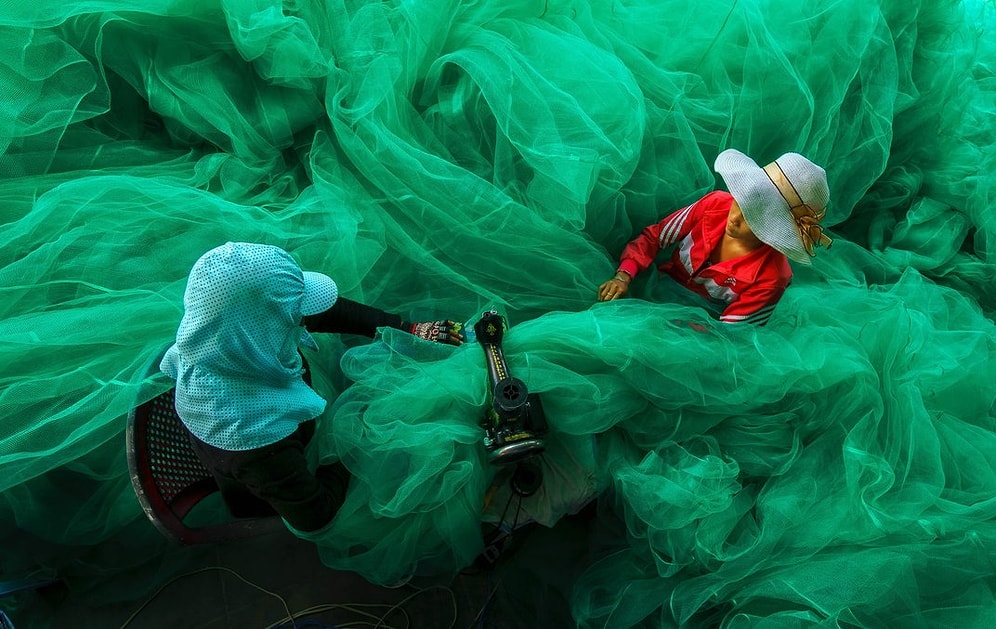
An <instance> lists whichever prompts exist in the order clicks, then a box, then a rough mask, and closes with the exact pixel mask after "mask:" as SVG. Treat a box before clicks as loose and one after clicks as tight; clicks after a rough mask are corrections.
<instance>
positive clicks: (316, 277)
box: [301, 271, 339, 317]
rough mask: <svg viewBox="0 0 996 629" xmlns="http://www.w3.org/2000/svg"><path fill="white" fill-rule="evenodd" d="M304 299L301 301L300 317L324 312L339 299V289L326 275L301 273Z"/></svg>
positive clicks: (313, 272)
mask: <svg viewBox="0 0 996 629" xmlns="http://www.w3.org/2000/svg"><path fill="white" fill-rule="evenodd" d="M302 275H303V276H304V298H303V299H302V300H301V316H304V317H306V316H308V315H313V314H318V313H319V312H325V311H326V310H328V309H329V308H331V307H332V306H333V305H334V304H335V302H336V300H337V299H338V298H339V287H338V286H337V285H336V283H335V280H333V279H332V278H331V277H329V276H328V275H325V274H324V273H316V272H315V271H303V272H302Z"/></svg>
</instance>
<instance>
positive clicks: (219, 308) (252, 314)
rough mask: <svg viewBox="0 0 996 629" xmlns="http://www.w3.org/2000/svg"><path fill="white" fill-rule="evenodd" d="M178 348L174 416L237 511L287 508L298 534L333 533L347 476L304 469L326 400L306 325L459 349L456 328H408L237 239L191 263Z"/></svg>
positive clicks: (280, 253)
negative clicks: (317, 383)
mask: <svg viewBox="0 0 996 629" xmlns="http://www.w3.org/2000/svg"><path fill="white" fill-rule="evenodd" d="M183 304H184V314H183V319H182V320H181V321H180V327H179V329H178V330H177V333H176V342H175V343H174V344H173V345H172V346H171V347H170V348H169V349H168V350H167V352H166V354H165V356H164V357H163V359H162V362H161V363H160V369H161V370H162V371H163V372H164V373H165V374H166V375H168V376H169V377H171V378H173V379H174V380H176V394H175V405H176V411H177V414H178V415H179V416H180V419H181V420H182V422H183V424H184V426H185V427H186V428H187V431H188V436H189V438H190V441H191V444H192V445H193V448H194V451H195V452H197V455H198V457H199V458H200V459H201V461H202V462H203V463H204V465H205V467H207V468H208V470H210V471H211V473H212V475H213V476H214V477H215V479H216V480H217V481H218V485H219V487H220V488H221V491H222V495H223V496H224V498H225V501H226V504H227V505H228V507H229V510H230V511H231V512H232V514H233V515H235V516H237V517H252V516H259V515H265V514H272V513H273V512H276V513H278V514H279V515H280V516H281V517H283V519H284V521H285V522H286V523H287V524H288V525H289V526H290V527H291V528H292V529H294V530H297V531H300V532H310V531H315V530H318V529H320V528H322V527H323V526H325V525H326V524H327V523H328V522H329V521H331V519H332V517H333V516H334V515H335V513H336V511H337V510H338V509H339V507H340V506H341V504H342V502H343V500H344V498H345V492H346V487H347V485H348V482H349V473H348V472H347V471H346V469H345V468H344V467H343V466H342V465H341V464H336V465H334V466H329V467H328V468H325V469H322V470H320V471H319V473H318V475H319V476H320V477H321V479H319V478H318V477H316V475H315V474H314V473H312V472H311V471H310V470H309V468H308V465H307V460H306V458H305V455H304V450H305V447H306V445H307V444H308V442H309V441H310V439H311V436H312V435H313V434H314V421H313V420H314V418H315V417H317V416H318V415H320V414H321V413H322V411H324V410H325V404H326V402H325V400H324V399H323V398H322V397H321V396H320V395H318V394H317V393H316V392H315V391H314V390H313V389H311V387H310V386H308V384H307V383H306V382H305V380H304V375H305V369H304V364H303V360H302V357H301V354H300V353H299V352H298V347H299V346H300V345H304V346H306V347H310V348H312V349H317V345H316V344H315V341H314V339H313V338H312V337H311V335H310V333H309V332H308V330H309V329H310V330H311V331H313V332H340V333H353V334H364V335H366V336H369V337H373V336H374V334H375V332H376V329H377V328H378V327H382V326H389V327H395V328H399V329H402V330H406V331H408V332H410V333H412V334H415V335H416V336H419V337H421V338H424V339H426V340H429V341H435V342H442V343H450V344H455V345H459V344H460V343H461V342H463V336H462V335H461V334H460V332H459V328H458V327H457V326H455V325H454V324H453V322H451V321H429V322H422V323H414V324H411V323H407V322H405V321H403V320H402V319H401V317H400V316H397V315H392V314H389V313H386V312H384V311H382V310H379V309H376V308H372V307H370V306H365V305H363V304H359V303H357V302H353V301H350V300H348V299H344V298H341V297H339V291H338V287H337V286H336V283H335V281H333V280H332V278H330V277H329V276H327V275H324V274H322V273H316V272H312V271H302V270H301V268H300V267H299V266H298V264H297V263H296V262H295V261H294V259H293V258H292V257H291V256H290V254H288V253H287V252H286V251H284V250H283V249H281V248H279V247H274V246H271V245H263V244H256V243H239V242H229V243H226V244H225V245H222V246H220V247H217V248H215V249H212V250H211V251H208V252H207V253H205V254H204V255H203V256H201V257H200V259H198V260H197V262H196V263H195V264H194V266H193V268H192V269H191V271H190V276H189V277H188V279H187V287H186V291H185V293H184V297H183Z"/></svg>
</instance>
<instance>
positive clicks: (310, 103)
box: [0, 0, 996, 627]
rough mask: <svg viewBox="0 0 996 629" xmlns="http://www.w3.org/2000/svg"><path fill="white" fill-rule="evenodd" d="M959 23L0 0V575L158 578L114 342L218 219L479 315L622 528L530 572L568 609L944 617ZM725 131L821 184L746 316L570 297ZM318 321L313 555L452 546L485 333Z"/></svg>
mask: <svg viewBox="0 0 996 629" xmlns="http://www.w3.org/2000/svg"><path fill="white" fill-rule="evenodd" d="M994 18H996V14H994V11H993V8H992V7H991V6H990V5H989V3H983V2H981V1H975V0H966V1H964V2H952V1H941V0H934V1H924V2H917V3H910V2H899V1H887V0H881V1H878V2H867V1H865V0H860V1H859V0H848V1H845V2H838V3H834V4H833V5H831V6H828V5H826V4H825V3H820V2H815V1H806V2H799V3H789V4H786V3H775V2H770V1H760V0H726V1H724V2H718V3H709V4H703V3H700V2H691V1H688V0H680V1H679V0H674V1H666V2H665V1H660V0H653V1H651V0H647V1H630V2H612V3H601V2H582V1H576V2H569V1H552V2H536V1H528V2H527V1H518V2H513V1H506V0H502V1H500V2H499V1H497V0H495V1H491V2H477V3H459V2H455V1H451V2H443V1H440V2H425V3H405V2H382V3H367V2H361V1H359V0H355V1H349V2H343V1H336V0H329V1H327V2H291V1H290V0H288V1H285V2H280V1H277V0H256V1H253V2H249V1H243V0H221V1H212V2H204V1H202V0H197V1H193V0H189V1H181V0H174V1H169V0H162V1H159V2H144V1H143V2H134V1H132V2H128V1H125V0H118V1H112V0H104V1H101V0H91V1H85V2H78V1H77V2H60V3H23V4H21V5H17V6H15V5H9V6H6V7H5V8H4V9H3V10H2V11H0V31H2V34H3V37H0V80H2V83H3V85H4V90H3V93H2V96H0V128H2V133H0V175H2V177H3V179H2V180H0V198H2V200H3V202H2V203H0V242H2V243H3V247H2V248H0V365H2V367H0V422H2V424H0V425H2V427H3V428H2V430H0V516H2V517H0V544H2V546H3V547H4V548H5V549H7V550H6V551H5V553H4V561H3V564H2V566H0V571H2V572H0V576H2V577H4V578H7V577H11V578H16V577H21V576H30V575H32V574H36V573H42V572H44V573H51V572H53V571H54V572H57V573H59V574H60V575H62V576H64V577H66V578H67V579H70V580H72V581H73V583H74V584H75V585H76V587H77V588H78V589H79V590H80V591H86V589H87V588H88V587H90V588H92V590H93V591H94V592H98V591H101V592H102V593H101V594H100V596H103V597H104V598H114V597H118V598H128V597H135V596H137V595H139V594H142V593H144V592H145V591H146V590H144V589H140V586H136V585H135V582H134V580H132V581H127V580H122V579H117V580H115V579H112V577H113V576H115V575H129V574H134V573H135V572H136V571H139V570H146V571H149V570H153V571H154V572H155V574H156V575H160V576H159V577H158V580H157V578H152V579H148V580H146V581H145V583H148V584H149V587H150V588H151V587H152V586H153V585H155V584H156V583H157V582H161V581H163V580H165V578H166V575H168V574H170V573H171V571H175V570H176V569H178V566H179V564H181V563H182V561H183V560H182V559H180V558H178V557H177V555H176V554H175V553H171V552H170V551H169V550H168V549H166V548H163V547H162V546H161V544H162V543H161V541H160V540H159V539H158V538H157V537H156V533H155V531H154V530H152V529H151V527H149V526H148V524H147V523H146V522H145V521H144V520H143V516H142V514H141V511H140V510H139V508H138V505H137V503H136V501H135V500H134V497H133V496H132V495H131V487H130V484H129V480H128V477H127V471H126V466H125V462H124V452H123V441H124V440H123V429H124V419H123V418H124V417H125V415H126V414H127V412H128V410H129V408H131V407H132V406H133V405H135V404H137V403H139V402H141V401H143V400H146V399H149V398H151V397H152V396H154V395H156V394H157V393H159V392H161V391H162V390H164V389H165V388H167V387H168V386H169V383H168V381H167V380H165V379H163V378H162V377H158V376H153V377H146V376H145V375H144V374H145V368H146V366H147V365H148V364H149V362H150V361H151V360H153V359H155V358H156V356H157V355H158V353H159V352H161V351H162V350H163V349H165V347H166V346H167V345H168V344H169V342H170V340H171V338H172V336H173V334H174V333H175V330H176V326H177V324H178V322H179V318H180V315H181V306H182V292H183V286H184V281H185V278H186V275H187V273H188V271H189V269H190V266H191V265H192V264H193V262H194V261H195V260H196V259H197V258H198V257H199V256H200V255H201V254H202V253H204V252H205V251H207V250H208V249H210V248H212V247H214V246H217V245H219V244H222V243H224V242H226V241H228V240H243V241H256V242H266V243H269V244H275V245H278V246H281V247H283V248H285V249H287V250H288V251H290V252H291V253H292V255H294V256H295V258H296V259H297V260H298V261H299V262H300V264H301V265H302V267H303V268H311V269H315V270H321V271H324V272H327V273H329V274H330V275H332V276H333V277H334V278H335V279H336V281H337V283H338V284H339V286H340V289H341V291H342V294H343V295H345V296H347V297H350V298H352V299H356V300H359V301H364V302H366V303H371V304H374V305H377V306H379V307H381V308H384V309H387V310H392V311H395V312H398V313H400V314H403V315H404V316H405V317H406V318H408V319H411V320H420V319H423V318H429V317H432V318H435V317H437V316H447V317H451V318H457V319H471V318H472V317H473V316H474V315H475V314H477V313H479V312H480V311H481V309H482V308H483V307H485V306H487V305H489V304H498V305H499V306H500V307H501V308H502V310H503V311H504V312H506V313H507V314H508V317H509V321H510V323H511V327H510V329H509V331H508V334H507V337H506V345H505V353H506V357H507V359H508V361H509V365H510V368H511V369H512V370H513V371H514V372H515V373H516V375H518V376H519V377H521V378H523V379H524V380H525V381H526V382H528V384H529V386H530V390H531V391H535V392H538V393H540V394H541V395H542V399H543V402H544V406H545V408H546V410H547V415H548V419H549V421H550V424H551V432H550V435H549V437H548V441H550V442H551V447H550V451H549V453H548V455H547V457H548V461H549V464H550V465H551V466H552V467H558V466H559V467H560V468H561V469H566V468H567V467H568V466H569V465H575V466H580V468H581V469H582V470H583V471H584V481H583V482H578V483H577V485H576V486H574V485H572V484H571V483H570V482H569V480H568V479H566V478H564V477H558V476H557V475H555V474H554V475H551V476H550V477H549V478H550V479H553V480H550V481H549V482H550V483H552V484H551V487H550V490H551V491H552V492H555V493H556V492H559V494H560V498H558V500H555V501H552V502H551V503H550V504H561V505H565V506H564V510H565V511H566V510H567V506H566V505H569V504H571V499H572V498H573V497H574V496H575V495H576V494H578V493H582V494H583V493H585V492H590V491H592V490H593V489H594V491H596V492H600V493H601V499H600V500H599V503H600V509H603V511H604V513H603V517H605V518H616V519H617V520H618V521H619V522H620V523H621V526H620V528H619V530H618V531H617V534H616V535H614V536H606V537H605V539H602V540H601V541H600V544H601V545H602V547H603V548H604V549H605V551H604V552H603V553H602V554H601V555H600V556H599V557H597V558H595V559H593V560H592V561H591V563H590V565H588V566H587V567H586V568H585V569H584V570H582V571H581V574H580V576H579V577H578V578H577V579H575V580H574V582H572V583H571V584H570V590H569V592H568V593H566V594H565V596H568V597H569V598H570V601H571V610H572V614H573V616H574V620H575V621H576V622H577V623H579V624H581V625H592V626H597V625H602V624H609V625H611V626H632V625H640V624H643V625H661V626H669V625H672V624H674V623H676V622H678V623H681V622H684V623H689V624H690V625H692V626H701V625H703V624H722V625H724V626H729V627H748V626H762V625H765V624H766V623H773V622H784V623H795V624H801V625H804V626H805V625H810V626H824V625H825V626H835V623H850V624H854V625H859V626H861V625H864V626H880V625H882V624H903V625H947V626H973V625H976V626H977V625H979V624H980V623H981V621H982V620H983V619H985V618H991V617H992V614H993V613H996V612H994V609H996V602H994V586H993V583H992V578H991V575H992V565H993V561H994V559H996V557H994V551H993V549H994V548H996V539H994V537H996V524H994V522H996V501H994V499H993V496H994V495H996V473H994V469H993V465H992V461H993V459H994V456H996V454H994V453H996V436H994V433H993V429H994V427H996V421H994V415H996V410H994V406H993V400H994V398H996V391H994V387H996V384H994V382H996V377H994V375H996V365H994V360H996V328H994V324H993V314H994V312H996V293H994V291H996V289H994V284H993V282H992V278H993V277H994V275H996V262H994V258H993V251H994V248H996V240H994V238H996V220H994V219H993V218H992V216H991V212H989V211H988V210H989V207H990V204H991V203H992V199H993V198H994V197H996V194H994V189H993V186H994V177H993V176H992V175H991V174H990V173H992V172H996V168H994V151H996V148H994V147H996V141H994V140H996V138H994V135H996V127H994V125H993V122H992V112H993V110H994V106H996V81H994V77H993V72H992V68H993V67H994V63H996V45H994V43H993V42H994V41H996V40H994V39H993V37H992V34H993V29H994V27H996V23H994ZM726 147H736V148H739V149H741V150H743V151H745V152H747V153H748V154H750V155H752V156H754V157H755V158H756V159H757V160H758V161H761V162H765V161H770V159H774V158H775V157H777V156H778V155H779V154H781V153H782V152H785V151H799V152H802V153H804V154H806V155H807V156H808V157H810V158H811V159H813V160H814V161H816V162H817V163H820V164H822V165H824V166H825V167H826V169H827V172H828V174H829V180H830V187H831V192H832V202H831V207H830V209H829V213H828V220H827V223H828V225H829V227H830V232H831V234H832V235H833V236H834V238H835V245H834V247H833V249H831V250H830V251H823V252H820V255H819V257H818V258H817V259H816V260H815V264H814V265H813V267H812V268H807V269H797V273H796V277H795V279H794V282H793V284H792V286H791V288H790V289H789V291H788V293H787V294H786V297H785V298H784V299H783V301H782V303H781V304H780V305H779V307H778V309H777V311H776V313H775V315H774V317H773V318H772V320H771V323H770V324H769V325H768V326H767V327H766V328H763V329H747V330H743V329H732V328H726V327H722V326H720V325H719V324H716V323H712V322H711V321H709V320H707V319H706V317H705V315H704V312H703V311H702V310H701V309H697V308H694V307H689V306H686V305H678V304H669V303H661V302H655V301H653V300H649V299H629V300H626V301H624V302H621V303H610V304H599V305H593V302H594V296H595V293H596V287H597V285H598V284H599V283H600V282H601V281H603V280H604V279H606V278H608V277H609V276H610V275H611V273H612V271H613V269H614V263H615V260H616V256H617V255H618V253H619V251H620V250H621V247H622V246H623V245H624V244H625V242H626V241H628V240H629V239H630V238H632V237H633V236H634V235H635V233H636V232H637V231H638V230H639V229H640V228H642V227H643V226H644V225H645V224H649V223H650V222H653V221H655V220H657V218H658V217H659V216H660V215H661V214H662V213H664V212H667V211H670V210H672V209H674V208H677V207H680V206H681V205H683V204H686V203H688V202H690V201H692V200H694V199H695V198H697V197H698V196H700V195H701V194H703V193H704V192H706V191H708V190H711V189H712V188H713V187H715V186H716V185H717V184H718V183H719V182H718V180H717V177H716V176H715V174H714V173H712V171H711V168H710V164H711V162H712V160H713V159H714V157H715V155H716V154H717V153H718V152H719V151H720V150H722V149H723V148H726ZM645 281H646V279H645V278H640V279H639V280H638V282H637V284H636V285H634V292H635V293H636V294H637V296H640V295H644V296H645V295H650V294H651V291H650V287H648V286H645V285H644V284H643V282H645ZM689 321H692V322H699V323H703V324H704V325H705V331H700V330H696V329H694V328H692V327H690V326H689V325H688V324H687V322H689ZM321 344H322V349H321V351H320V352H319V353H317V354H313V355H309V357H308V358H309V362H310V363H311V365H312V368H313V370H314V372H315V386H316V388H318V390H319V392H320V393H321V394H322V395H324V396H325V397H326V398H327V399H329V400H330V402H333V403H332V404H330V408H329V410H328V411H327V412H326V414H325V415H324V416H322V417H321V418H320V420H319V421H320V433H319V437H318V440H317V442H316V446H317V448H318V450H317V451H318V453H319V455H320V457H321V458H323V459H324V460H326V461H331V460H334V459H335V458H339V457H341V458H342V459H343V460H344V461H345V462H346V465H347V467H349V468H350V469H351V471H352V472H353V473H354V474H355V477H356V480H355V481H354V483H353V486H352V489H351V494H350V496H349V499H348V501H347V504H346V507H345V508H344V510H343V511H342V513H341V514H340V515H339V517H338V518H337V519H336V521H335V522H334V523H333V525H332V526H331V527H330V529H329V531H328V534H327V536H326V537H324V538H323V539H320V540H318V551H319V552H320V554H321V557H322V558H323V560H324V561H325V562H326V563H327V564H328V565H329V566H333V567H337V568H346V569H351V570H356V571H358V572H360V573H361V574H363V575H364V576H365V577H367V578H368V579H370V580H371V581H374V582H384V583H390V582H395V581H397V580H398V579H401V578H404V577H405V576H407V575H409V574H413V573H436V574H439V573H442V574H452V573H454V572H455V571H457V570H459V569H460V568H461V567H463V566H465V565H466V564H467V563H468V562H469V561H470V560H472V559H473V557H474V556H475V555H476V554H477V553H478V552H479V551H480V550H481V540H480V520H481V513H480V511H481V507H482V504H483V497H484V493H485V491H486V489H487V486H488V484H489V483H490V481H491V478H492V475H493V473H494V470H493V469H492V468H490V467H489V466H488V465H487V464H486V462H485V459H484V452H483V449H482V446H481V437H482V434H481V431H480V429H479V428H478V426H477V422H478V420H479V417H480V412H481V407H482V405H483V404H484V401H485V386H486V379H487V376H486V372H485V371H484V367H483V356H482V354H481V349H480V347H479V346H476V345H474V344H468V345H466V346H464V347H461V348H449V347H436V346H426V345H425V344H420V343H416V342H415V341H414V340H413V339H410V338H408V337H405V336H404V335H402V334H400V333H394V332H385V333H384V334H383V335H382V336H380V337H378V338H377V339H376V340H374V341H373V342H372V343H370V344H363V343H358V342H356V341H355V339H348V338H347V339H338V338H328V339H323V340H322V341H321ZM520 374H521V375H520ZM547 515H548V517H549V519H551V520H556V517H557V516H558V513H556V508H555V507H550V511H549V512H548V514H547ZM108 540H112V541H113V543H114V544H115V545H116V546H115V547H116V548H121V547H127V548H135V549H142V550H143V551H144V552H141V553H139V552H136V553H120V552H111V551H109V550H107V549H108V548H109V547H110V546H109V545H108V544H102V542H106V541H108ZM149 556H151V557H153V558H154V561H152V562H151V563H152V564H153V566H152V567H151V568H150V567H149V563H150V562H149V561H148V560H146V559H142V558H145V557H149ZM108 584H112V585H113V586H114V587H111V586H110V585H108ZM101 587H102V588H103V590H101ZM112 590H113V591H112ZM95 596H96V594H95ZM95 600H96V599H95Z"/></svg>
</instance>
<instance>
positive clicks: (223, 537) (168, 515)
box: [126, 360, 311, 545]
mask: <svg viewBox="0 0 996 629" xmlns="http://www.w3.org/2000/svg"><path fill="white" fill-rule="evenodd" d="M158 366H159V361H158V360H156V361H153V362H152V363H151V364H150V368H149V369H150V372H152V371H158ZM304 367H305V375H304V379H305V382H308V383H309V384H310V383H311V378H310V375H311V374H310V372H309V371H308V365H307V362H305V364H304ZM150 375H151V374H150ZM173 397H174V389H169V390H168V391H164V392H163V393H160V394H159V395H157V396H156V397H154V398H152V399H151V400H149V401H148V402H145V403H144V404H141V405H139V406H137V407H136V408H134V409H132V411H131V412H130V413H129V414H128V427H127V430H126V448H127V454H128V468H129V471H130V473H131V482H132V486H133V487H134V489H135V495H136V496H137V497H138V501H139V503H140V504H141V505H142V510H143V511H144V512H145V515H146V516H147V517H148V518H149V521H151V522H152V524H153V525H155V527H156V528H157V529H159V531H160V532H161V533H162V534H163V535H165V536H166V537H167V538H169V539H170V540H173V541H175V542H178V543H180V544H185V545H192V544H208V543H216V542H225V541H230V540H236V539H245V538H247V537H254V536H256V535H260V534H263V533H269V532H273V531H277V530H286V527H285V526H284V524H283V521H282V520H281V519H280V518H279V517H277V516H271V517H264V518H247V519H239V520H235V521H232V522H224V523H218V524H210V525H207V526H196V527H195V526H189V525H187V524H186V523H185V522H184V519H185V518H186V517H187V516H188V515H189V514H190V512H191V511H192V510H193V509H194V507H195V506H197V504H198V503H200V502H201V501H202V500H204V499H205V498H207V497H208V496H210V495H212V494H214V493H215V492H217V491H218V484H217V483H216V482H215V480H214V478H213V477H212V476H211V473H210V472H208V470H207V469H206V468H205V467H204V466H203V465H202V464H201V462H200V459H198V458H197V455H196V454H195V453H194V450H193V448H192V447H191V446H190V441H189V438H188V437H187V433H186V430H185V429H184V427H183V425H182V424H181V423H180V417H179V416H178V415H177V414H176V408H175V407H174V404H173Z"/></svg>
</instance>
